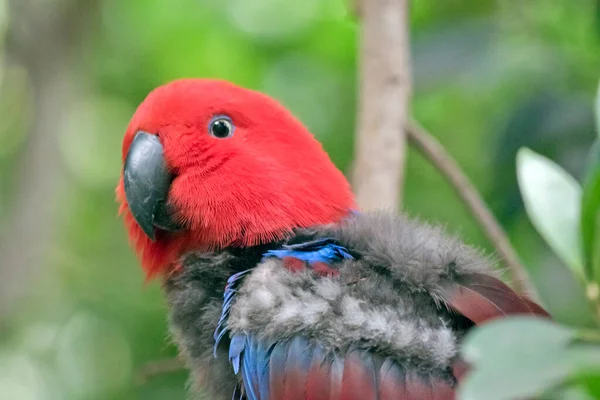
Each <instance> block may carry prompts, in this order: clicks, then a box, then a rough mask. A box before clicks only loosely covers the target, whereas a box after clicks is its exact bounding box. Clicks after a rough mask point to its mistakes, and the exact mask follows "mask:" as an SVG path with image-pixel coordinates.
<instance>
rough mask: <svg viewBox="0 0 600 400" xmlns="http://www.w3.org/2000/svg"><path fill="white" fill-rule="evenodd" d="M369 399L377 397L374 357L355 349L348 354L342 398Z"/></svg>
mask: <svg viewBox="0 0 600 400" xmlns="http://www.w3.org/2000/svg"><path fill="white" fill-rule="evenodd" d="M361 355H362V357H361ZM368 399H377V392H376V387H375V371H374V366H373V357H372V356H371V355H369V354H367V353H363V352H359V351H353V352H351V353H350V354H348V355H346V362H345V363H344V376H343V378H342V393H341V396H340V400H368Z"/></svg>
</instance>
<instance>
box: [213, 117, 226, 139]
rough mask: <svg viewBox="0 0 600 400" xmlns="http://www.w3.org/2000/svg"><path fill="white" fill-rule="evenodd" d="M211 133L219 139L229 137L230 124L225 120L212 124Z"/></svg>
mask: <svg viewBox="0 0 600 400" xmlns="http://www.w3.org/2000/svg"><path fill="white" fill-rule="evenodd" d="M211 131H212V134H213V135H215V136H216V137H218V138H224V137H227V136H229V124H228V123H227V122H226V121H223V120H218V121H215V122H213V124H212V127H211Z"/></svg>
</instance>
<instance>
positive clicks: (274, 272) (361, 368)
mask: <svg viewBox="0 0 600 400" xmlns="http://www.w3.org/2000/svg"><path fill="white" fill-rule="evenodd" d="M310 271H312V272H310ZM242 277H243V279H242ZM236 282H238V283H239V284H240V286H239V287H236V286H235V285H233V284H234V283H236ZM229 284H230V285H233V286H229V285H228V289H227V290H226V293H225V303H224V309H223V319H222V322H223V323H220V324H219V326H220V332H218V333H217V334H216V335H217V336H216V337H217V339H219V338H222V337H224V332H225V330H228V331H229V332H230V335H231V341H230V343H229V357H230V361H231V363H232V365H233V368H234V371H235V372H236V373H238V375H239V376H240V377H241V381H242V385H243V390H242V391H241V393H243V395H245V396H246V397H247V398H248V399H249V400H258V399H260V400H267V399H273V400H275V399H277V400H279V399H282V400H287V399H327V400H340V399H363V400H375V399H390V400H391V399H397V400H419V399H451V398H453V397H454V387H455V385H456V383H457V381H459V380H460V379H461V377H462V376H463V375H464V373H465V371H467V369H468V366H467V365H466V364H465V363H464V362H463V361H462V360H461V359H460V358H458V357H457V354H458V352H459V348H460V338H461V337H462V336H463V335H464V333H466V331H467V330H468V329H469V328H470V327H471V326H473V325H478V324H481V323H484V322H486V321H489V320H491V319H493V318H496V317H501V316H505V315H510V314H533V315H544V316H547V315H548V314H547V313H546V312H545V311H544V310H543V309H542V308H541V307H539V306H537V305H536V304H534V303H533V302H531V301H530V300H528V299H526V298H525V297H522V296H520V295H518V294H516V293H515V292H514V291H513V290H512V289H510V288H509V287H508V286H507V285H505V284H504V283H503V282H502V281H501V280H499V279H497V278H496V277H494V273H493V270H492V268H491V266H490V264H489V262H488V261H487V260H486V259H485V258H483V257H481V255H480V254H479V253H476V252H475V251H474V250H472V249H470V248H468V247H467V246H465V245H464V244H463V243H462V242H460V241H458V240H456V239H453V238H449V237H446V236H444V235H442V234H441V232H440V231H439V230H437V229H436V228H432V227H429V226H426V225H422V224H417V223H414V222H411V221H408V220H406V219H403V218H401V217H392V218H390V216H389V215H382V216H377V215H367V214H362V215H358V216H356V217H354V218H350V219H348V221H346V222H344V223H343V224H337V225H329V226H327V227H324V228H319V229H314V230H307V231H305V232H301V233H299V234H297V235H296V236H295V237H294V238H292V239H290V240H289V241H288V242H287V243H286V244H285V245H283V246H281V247H280V248H278V249H275V250H271V251H268V252H267V253H266V254H265V258H264V259H263V261H262V262H261V263H259V265H257V266H256V267H254V268H252V269H251V270H249V271H248V272H242V273H239V274H236V275H235V276H234V277H232V279H230V282H229ZM234 298H235V300H234ZM225 321H226V322H225ZM218 331H219V330H218ZM218 341H219V340H217V342H218ZM321 346H322V347H321ZM313 394H314V396H313ZM241 398H243V397H241Z"/></svg>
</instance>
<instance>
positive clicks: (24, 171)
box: [0, 0, 600, 400]
mask: <svg viewBox="0 0 600 400" xmlns="http://www.w3.org/2000/svg"><path fill="white" fill-rule="evenodd" d="M359 32H360V29H359V25H358V23H357V21H356V19H355V18H354V17H353V15H352V13H351V12H350V8H349V7H348V4H347V1H346V0H301V1H299V0H12V1H10V0H0V39H1V40H0V43H1V44H0V229H1V230H0V398H2V399H11V400H13V399H14V400H29V399H32V400H33V399H35V400H38V399H39V400H46V399H48V400H50V399H52V400H53V399H61V400H63V399H65V400H70V399H73V400H79V399H82V400H83V399H86V400H87V399H92V400H93V399H138V398H139V399H150V400H153V399H156V400H159V399H160V400H162V399H183V398H184V396H185V393H186V388H185V382H186V375H185V373H174V374H164V375H161V376H158V377H155V378H154V379H151V380H150V381H148V382H145V383H144V382H140V381H138V380H137V379H136V376H137V374H138V372H139V371H140V368H142V366H143V365H145V364H146V363H147V362H150V361H154V360H158V359H163V358H168V357H170V356H173V355H174V354H175V349H174V347H173V346H172V345H171V343H170V342H169V341H168V339H167V327H166V322H165V314H166V308H165V304H164V302H163V299H162V298H161V294H160V290H159V286H158V284H157V283H155V282H150V283H145V282H144V277H143V275H142V273H141V271H140V270H139V268H138V265H137V262H136V260H135V258H134V256H133V255H132V252H131V250H130V248H129V247H128V244H127V240H126V237H125V234H124V230H123V228H122V225H121V223H120V221H119V220H118V218H117V206H116V203H115V199H114V197H115V196H114V187H115V185H116V182H117V179H118V176H119V169H120V156H121V143H120V142H121V138H122V135H123V133H124V130H125V127H126V125H127V123H128V120H129V118H130V117H131V115H132V113H133V112H134V110H135V107H136V106H137V104H139V102H140V101H141V100H142V99H143V98H144V96H145V95H146V94H147V93H148V91H150V90H151V89H152V88H154V87H156V86H157V85H160V84H163V83H165V82H167V81H169V80H172V79H176V78H181V77H195V76H197V77H216V78H223V79H227V80H230V81H233V82H235V83H237V84H240V85H243V86H247V87H250V88H253V89H258V90H261V91H264V92H266V93H268V94H270V95H272V96H274V97H276V98H278V99H279V100H281V101H282V102H283V103H284V104H285V105H286V106H287V107H289V108H290V109H291V110H292V111H293V112H294V113H295V114H296V115H297V116H298V117H299V118H300V119H301V120H302V121H304V122H305V123H306V124H307V125H308V126H309V127H310V129H311V130H312V132H313V133H314V134H315V135H316V136H317V137H318V138H319V139H320V140H321V141H322V142H323V143H324V145H325V147H326V149H327V151H328V152H329V154H330V155H331V157H332V158H333V160H334V161H335V163H336V164H337V165H338V166H339V167H340V168H341V169H342V170H344V171H348V169H349V166H350V163H351V161H352V155H353V138H354V125H355V121H356V116H355V110H356V100H357V96H358V93H357V92H356V79H357V78H356V76H357V71H356V64H357V37H358V34H359ZM411 34H412V55H413V73H414V101H413V106H412V112H413V115H414V116H415V117H416V118H417V119H418V120H420V122H421V123H422V124H423V125H425V126H426V127H427V128H428V129H430V130H431V131H432V132H433V133H434V134H435V135H436V136H437V137H438V138H439V140H440V141H441V142H442V143H443V144H444V145H445V146H446V147H447V149H448V150H449V151H450V152H451V153H452V154H453V155H454V156H455V157H456V158H457V160H458V161H459V163H460V164H461V165H462V166H463V167H464V169H465V170H466V172H467V174H468V175H469V177H470V178H471V179H472V180H473V181H474V182H475V184H476V185H477V187H478V188H479V189H480V190H481V192H482V193H483V196H484V197H485V199H486V200H487V201H488V203H489V204H490V207H491V208H492V209H493V211H494V213H495V214H496V216H497V217H498V218H499V219H500V221H501V222H502V224H503V225H504V226H505V228H506V229H507V230H508V232H509V234H510V237H511V240H512V242H513V243H514V245H515V247H516V249H517V251H518V252H519V254H520V256H521V257H522V259H523V261H524V262H525V264H526V265H527V267H528V269H529V272H530V275H531V276H532V278H533V280H534V282H535V284H536V286H537V287H538V290H539V292H540V296H541V298H542V300H543V302H544V303H545V305H546V306H547V307H548V308H549V309H550V310H551V311H552V312H553V313H554V314H555V315H556V316H557V318H558V319H560V320H562V321H564V322H573V323H578V324H582V323H585V321H583V322H582V318H585V317H582V316H581V315H579V314H580V313H579V311H578V310H580V309H581V307H582V305H583V302H584V300H583V296H582V294H581V288H580V287H579V285H578V284H577V283H576V282H574V281H573V278H571V276H570V274H569V273H568V272H567V271H566V269H564V268H563V267H562V265H561V264H560V262H559V261H558V260H557V259H556V258H554V256H553V255H552V254H551V253H550V252H549V251H548V249H547V247H546V246H545V244H544V243H543V242H542V240H541V239H540V237H539V236H538V234H537V233H536V232H535V231H534V230H533V228H532V226H531V225H530V223H529V222H528V220H527V218H526V216H525V213H524V210H523V205H522V201H521V199H520V196H519V193H518V187H517V183H516V177H515V154H516V151H517V149H518V148H519V147H521V146H528V147H530V148H532V149H534V150H535V151H537V152H539V153H541V154H544V155H546V156H548V157H550V158H551V159H553V160H555V161H556V162H558V163H559V164H560V165H562V166H563V167H564V168H566V169H567V170H568V171H569V172H570V173H571V174H573V175H574V176H575V177H577V178H581V176H582V173H583V171H584V166H585V162H586V160H585V157H586V154H587V152H588V150H589V147H590V145H591V142H592V140H593V138H594V125H593V111H592V110H593V98H594V93H595V90H596V87H597V84H598V78H599V77H600V8H599V6H598V4H597V3H596V2H595V1H593V0H528V1H523V0H477V1H464V0H463V1H461V0H445V1H438V0H414V1H413V2H412V10H411ZM403 208H404V209H405V211H406V212H408V213H409V214H411V215H413V216H419V217H420V218H423V219H425V220H429V221H434V222H440V223H443V224H445V225H446V226H447V227H448V229H449V230H450V231H452V232H456V233H458V234H460V235H461V236H462V237H463V238H464V239H465V240H466V241H467V242H469V243H471V244H474V245H476V246H479V247H482V248H484V249H487V250H488V251H491V250H492V247H491V246H490V245H489V244H488V242H487V241H486V240H485V238H484V236H483V235H482V232H481V230H480V229H479V227H478V226H477V225H476V224H475V223H474V222H473V219H472V218H471V217H470V215H469V213H468V211H467V210H466V209H465V207H464V206H463V204H461V203H460V202H459V201H458V200H457V198H456V197H455V195H454V193H453V191H452V189H451V188H450V187H449V186H448V185H447V184H446V183H445V181H444V180H443V179H442V178H441V177H440V176H439V175H438V173H437V172H436V171H435V170H434V169H433V168H432V167H431V166H430V165H429V164H428V163H427V162H426V161H425V160H424V159H422V158H421V156H420V155H419V154H418V153H416V152H414V151H411V152H410V153H409V160H408V168H407V181H406V190H405V202H404V205H403ZM559 283H560V287H561V290H560V291H557V290H556V289H555V288H556V287H557V285H558V284H559Z"/></svg>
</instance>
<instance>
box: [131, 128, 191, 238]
mask: <svg viewBox="0 0 600 400" xmlns="http://www.w3.org/2000/svg"><path fill="white" fill-rule="evenodd" d="M123 178H124V183H125V196H126V198H127V203H128V204H129V209H130V210H131V213H132V214H133V217H134V218H135V220H136V222H137V223H138V225H139V226H140V228H142V230H143V231H144V233H145V234H146V235H147V236H148V237H149V238H150V239H151V240H156V231H155V228H159V229H162V230H166V231H173V232H174V231H178V230H180V229H181V226H180V225H179V224H177V223H176V222H174V221H173V219H172V212H171V210H169V209H168V205H167V204H168V203H167V196H168V194H169V188H170V187H171V182H172V180H173V175H172V174H171V173H170V172H169V170H168V169H167V165H166V163H165V159H164V156H163V146H162V144H161V143H160V140H159V139H158V137H157V136H156V135H152V134H150V133H146V132H142V131H140V132H138V133H136V135H135V137H134V139H133V142H132V143H131V147H130V148H129V152H128V153H127V157H126V159H125V166H124V168H123Z"/></svg>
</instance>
